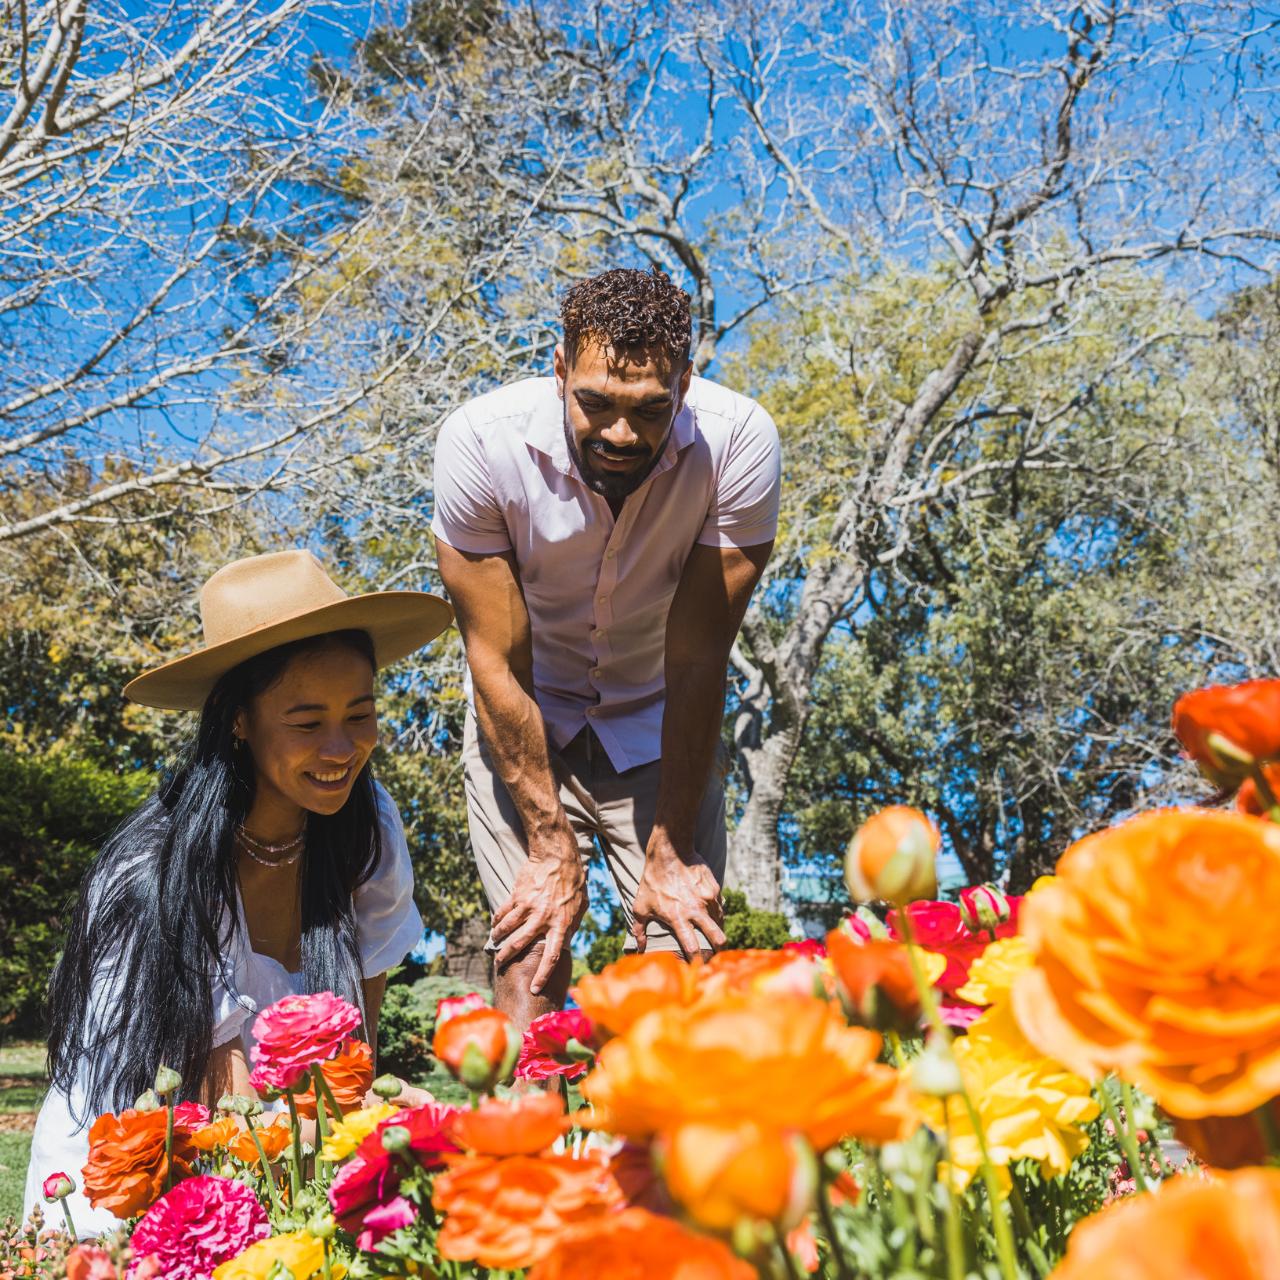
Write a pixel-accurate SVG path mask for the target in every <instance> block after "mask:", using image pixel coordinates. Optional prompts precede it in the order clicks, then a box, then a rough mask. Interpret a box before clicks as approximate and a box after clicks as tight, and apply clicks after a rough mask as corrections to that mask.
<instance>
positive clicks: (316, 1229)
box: [307, 1213, 338, 1240]
mask: <svg viewBox="0 0 1280 1280" xmlns="http://www.w3.org/2000/svg"><path fill="white" fill-rule="evenodd" d="M337 1229H338V1224H337V1223H336V1222H335V1221H334V1220H333V1214H331V1213H317V1214H316V1215H315V1216H314V1217H313V1218H311V1219H310V1220H309V1221H308V1223H307V1234H308V1235H310V1236H314V1237H315V1238H316V1239H317V1240H331V1239H333V1234H334V1232H335V1231H337Z"/></svg>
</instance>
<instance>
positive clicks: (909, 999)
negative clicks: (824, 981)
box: [827, 929, 921, 1031]
mask: <svg viewBox="0 0 1280 1280" xmlns="http://www.w3.org/2000/svg"><path fill="white" fill-rule="evenodd" d="M827 955H828V956H829V957H830V958H831V964H832V966H833V968H834V969H835V972H836V985H837V987H838V989H839V991H840V997H841V999H842V1000H843V1001H844V1004H845V1008H846V1010H847V1011H848V1013H849V1016H850V1018H852V1019H853V1020H855V1021H857V1022H859V1023H861V1024H862V1025H863V1026H864V1027H875V1028H876V1029H877V1030H880V1031H888V1030H891V1029H892V1030H908V1029H911V1028H914V1027H917V1026H918V1025H919V1023H920V1014H921V1009H920V993H919V991H918V990H917V989H916V983H915V978H914V977H913V976H912V973H911V958H910V956H909V955H908V954H907V948H906V945H905V944H904V943H901V942H897V941H895V940H893V939H890V938H869V939H865V940H864V939H860V938H855V937H854V936H853V935H852V934H851V933H849V931H848V930H847V929H832V930H831V932H830V933H829V934H827Z"/></svg>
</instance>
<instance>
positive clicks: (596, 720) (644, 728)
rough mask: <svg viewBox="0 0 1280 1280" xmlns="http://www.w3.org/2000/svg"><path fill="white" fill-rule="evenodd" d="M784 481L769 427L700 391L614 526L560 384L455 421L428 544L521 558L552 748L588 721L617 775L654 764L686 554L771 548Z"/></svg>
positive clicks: (443, 440)
mask: <svg viewBox="0 0 1280 1280" xmlns="http://www.w3.org/2000/svg"><path fill="white" fill-rule="evenodd" d="M780 469H781V461H780V453H779V447H778V432H777V429H776V427H775V426H774V424H773V419H772V418H770V417H769V415H768V413H766V412H765V410H764V409H762V408H761V407H760V405H759V404H757V403H756V402H755V401H754V400H750V399H748V398H747V397H746V396H742V395H738V394H737V393H736V392H733V391H730V390H729V389H728V388H726V387H722V386H719V385H717V384H716V383H714V382H708V381H706V380H705V379H702V378H694V379H692V381H691V383H690V386H689V393H688V396H687V397H686V399H685V404H684V407H683V408H682V409H681V411H680V413H679V414H677V415H676V419H675V422H674V423H673V424H672V427H671V433H670V435H669V437H668V439H667V444H666V448H665V449H664V450H663V454H662V457H661V458H660V459H659V461H658V464H657V465H656V466H655V467H654V469H653V470H652V471H651V472H650V474H649V475H648V477H647V478H646V479H645V481H644V483H643V484H642V485H641V486H640V488H639V489H637V490H636V491H635V492H634V493H632V494H630V495H629V496H628V497H627V500H626V502H625V503H624V504H623V507H622V510H621V512H620V513H619V515H618V518H617V520H615V519H614V517H613V513H612V512H611V511H610V510H609V504H608V503H607V502H606V501H605V499H604V498H603V497H601V496H600V495H599V494H597V493H594V492H593V491H592V490H591V489H589V488H588V487H587V486H586V484H584V483H583V481H582V479H581V477H580V476H579V475H578V472H577V469H576V467H575V466H574V464H573V461H572V459H571V457H570V455H569V449H568V445H567V443H566V441H565V427H564V405H563V402H562V401H561V400H560V397H559V396H558V395H557V393H556V384H555V380H554V379H553V378H529V379H526V380H525V381H523V382H517V383H513V384H511V385H510V386H506V387H502V388H500V389H499V390H497V391H493V392H490V393H488V394H487V395H483V396H479V397H478V398H476V399H475V400H472V401H470V402H469V403H468V404H465V405H463V406H462V407H461V408H460V409H458V410H456V411H455V412H454V413H453V414H451V415H450V416H449V418H448V419H447V420H446V421H445V423H444V425H443V427H441V429H440V437H439V440H438V441H437V443H436V458H435V519H434V521H433V522H432V532H433V533H434V534H435V536H436V537H437V538H439V539H440V540H441V541H442V542H445V543H448V545H449V546H451V547H453V548H454V549H455V550H457V551H463V552H470V553H476V554H481V555H491V554H496V553H500V552H507V551H510V552H512V553H514V556H515V562H516V566H517V569H518V571H519V575H520V584H521V588H522V590H523V592H524V599H525V604H526V606H527V608H528V610H529V622H530V626H531V630H532V636H533V684H534V693H535V697H536V698H537V702H538V706H539V708H540V710H541V711H542V716H543V719H544V721H545V722H546V725H547V730H548V732H549V734H550V735H551V739H552V741H553V743H554V744H555V745H556V746H564V745H566V744H567V743H568V742H570V741H572V739H573V738H574V737H575V736H576V735H577V734H578V732H579V731H580V730H581V729H582V726H583V725H584V724H588V723H589V724H590V725H591V726H592V728H593V729H594V730H595V732H596V735H597V737H599V739H600V741H601V743H602V744H603V745H604V747H605V750H606V751H607V752H608V753H609V758H610V759H611V760H612V762H613V764H614V767H615V768H617V769H619V770H622V769H629V768H633V767H634V766H636V765H640V764H646V763H648V762H649V761H651V760H655V759H657V757H658V755H659V754H660V751H661V737H662V711H663V697H664V684H663V659H664V653H665V640H666V624H667V614H668V611H669V610H670V608H671V600H672V597H673V596H674V595H675V590H676V586H677V584H678V583H679V581H680V574H681V572H682V570H683V569H684V564H685V561H686V560H687V558H688V556H689V552H690V550H691V549H692V548H693V546H694V544H695V543H702V544H704V545H707V546H714V547H750V546H757V545H759V544H760V543H762V542H769V541H771V540H772V539H773V538H774V536H775V534H776V533H777V528H778V490H779V482H780ZM468 696H470V681H469V677H468Z"/></svg>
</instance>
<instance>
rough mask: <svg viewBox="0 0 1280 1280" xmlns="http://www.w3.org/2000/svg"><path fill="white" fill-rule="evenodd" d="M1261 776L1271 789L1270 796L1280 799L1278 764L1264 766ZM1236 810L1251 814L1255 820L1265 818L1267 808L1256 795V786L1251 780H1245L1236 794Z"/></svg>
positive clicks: (1279, 768) (1279, 765) (1279, 769)
mask: <svg viewBox="0 0 1280 1280" xmlns="http://www.w3.org/2000/svg"><path fill="white" fill-rule="evenodd" d="M1262 776H1263V777H1264V778H1265V779H1266V780H1267V786H1269V787H1270V788H1271V794H1272V795H1273V796H1275V797H1277V798H1280V764H1264V765H1263V766H1262ZM1236 808H1237V809H1239V810H1240V812H1241V813H1251V814H1253V816H1254V817H1255V818H1265V817H1266V816H1267V806H1266V804H1264V803H1263V800H1262V797H1261V796H1260V795H1259V794H1258V784H1257V783H1256V782H1254V780H1253V779H1252V778H1246V779H1245V780H1244V781H1243V782H1242V783H1241V784H1240V790H1239V791H1237V792H1236Z"/></svg>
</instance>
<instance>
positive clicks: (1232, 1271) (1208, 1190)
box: [1053, 1169, 1280, 1280]
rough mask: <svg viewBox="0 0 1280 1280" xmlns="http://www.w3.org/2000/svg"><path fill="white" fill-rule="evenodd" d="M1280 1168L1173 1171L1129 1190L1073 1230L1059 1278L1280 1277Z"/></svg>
mask: <svg viewBox="0 0 1280 1280" xmlns="http://www.w3.org/2000/svg"><path fill="white" fill-rule="evenodd" d="M1277 1268H1280V1169H1242V1170H1240V1172H1239V1173H1228V1174H1224V1175H1223V1176H1222V1177H1221V1178H1214V1179H1211V1180H1208V1179H1200V1178H1173V1179H1170V1181H1168V1182H1166V1183H1165V1184H1164V1185H1163V1186H1162V1187H1161V1188H1160V1192H1159V1194H1158V1195H1145V1196H1127V1197H1125V1198H1124V1199H1122V1200H1117V1201H1116V1202H1115V1203H1114V1204H1113V1205H1112V1206H1111V1207H1110V1208H1107V1209H1103V1210H1102V1212H1101V1213H1099V1214H1097V1215H1096V1216H1095V1217H1092V1218H1086V1219H1085V1220H1084V1221H1083V1222H1081V1223H1080V1224H1079V1225H1078V1226H1076V1228H1075V1229H1074V1230H1073V1231H1072V1233H1071V1239H1070V1241H1069V1243H1068V1245H1067V1256H1066V1257H1065V1258H1064V1259H1063V1260H1062V1262H1061V1263H1060V1264H1059V1266H1058V1268H1057V1270H1056V1271H1054V1273H1053V1280H1167V1278H1168V1277H1171V1276H1178V1277H1182V1278H1184V1280H1275V1277H1276V1275H1277V1274H1280V1272H1278V1270H1277Z"/></svg>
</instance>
